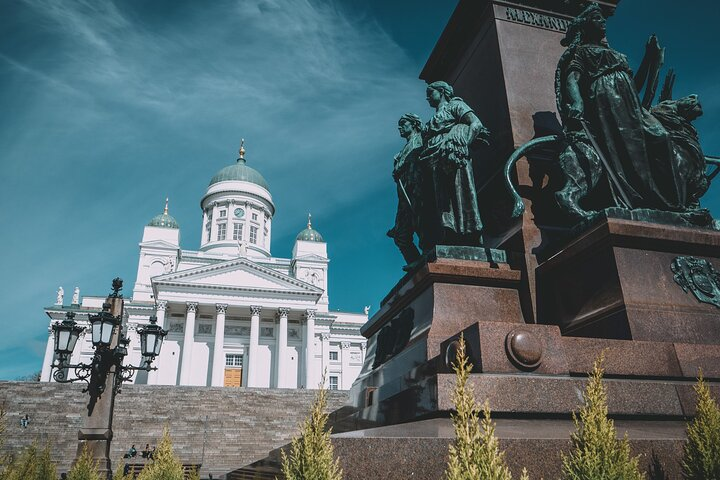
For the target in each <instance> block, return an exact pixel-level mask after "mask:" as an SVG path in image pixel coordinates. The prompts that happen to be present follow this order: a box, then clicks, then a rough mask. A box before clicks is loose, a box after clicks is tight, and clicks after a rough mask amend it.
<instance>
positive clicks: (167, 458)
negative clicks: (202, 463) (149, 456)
mask: <svg viewBox="0 0 720 480" xmlns="http://www.w3.org/2000/svg"><path fill="white" fill-rule="evenodd" d="M183 479H184V475H183V466H182V462H181V461H180V460H179V459H178V458H177V457H176V456H175V454H174V453H173V446H172V439H171V438H170V432H169V430H168V427H165V429H164V430H163V436H162V439H161V440H160V443H158V446H157V448H156V449H155V453H154V454H153V461H152V463H150V464H148V465H146V466H145V468H143V470H142V472H140V475H138V480H183Z"/></svg>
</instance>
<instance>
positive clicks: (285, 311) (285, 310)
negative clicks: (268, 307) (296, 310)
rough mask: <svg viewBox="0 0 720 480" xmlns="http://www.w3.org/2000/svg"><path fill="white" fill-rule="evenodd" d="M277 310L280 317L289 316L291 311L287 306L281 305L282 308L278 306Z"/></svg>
mask: <svg viewBox="0 0 720 480" xmlns="http://www.w3.org/2000/svg"><path fill="white" fill-rule="evenodd" d="M277 311H278V316H280V317H287V316H288V314H289V313H290V309H289V308H286V307H280V308H278V310H277Z"/></svg>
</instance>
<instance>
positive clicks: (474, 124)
mask: <svg viewBox="0 0 720 480" xmlns="http://www.w3.org/2000/svg"><path fill="white" fill-rule="evenodd" d="M460 121H461V122H462V123H464V124H466V125H467V126H468V127H469V128H468V138H467V144H468V145H470V144H471V143H472V142H473V141H474V140H475V139H476V138H478V137H480V138H481V139H483V140H484V141H485V142H487V138H488V136H489V135H490V131H489V130H488V129H487V128H485V126H484V125H483V124H482V122H481V121H480V119H479V118H478V117H477V115H475V112H467V113H466V114H465V115H463V117H462V118H461V119H460Z"/></svg>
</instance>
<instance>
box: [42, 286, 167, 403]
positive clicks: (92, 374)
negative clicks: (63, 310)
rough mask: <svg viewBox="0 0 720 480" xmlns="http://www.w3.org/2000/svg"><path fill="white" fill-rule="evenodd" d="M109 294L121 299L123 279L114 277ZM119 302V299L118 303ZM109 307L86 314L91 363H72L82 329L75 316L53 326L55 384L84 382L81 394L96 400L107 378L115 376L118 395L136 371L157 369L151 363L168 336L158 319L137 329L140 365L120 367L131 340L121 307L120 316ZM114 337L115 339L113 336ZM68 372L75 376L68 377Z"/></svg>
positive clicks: (115, 390)
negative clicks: (89, 335)
mask: <svg viewBox="0 0 720 480" xmlns="http://www.w3.org/2000/svg"><path fill="white" fill-rule="evenodd" d="M112 290H113V291H112V293H111V294H110V296H109V298H116V299H122V294H120V293H119V292H120V290H122V279H120V278H115V279H114V280H113V282H112ZM120 302H122V300H120ZM110 308H111V306H110V304H109V303H105V304H104V305H103V309H102V311H101V312H98V313H97V314H95V315H88V320H89V321H90V323H91V326H92V327H91V328H92V329H93V330H94V333H93V347H94V348H95V353H94V354H93V358H92V361H91V362H90V363H71V360H70V358H71V355H72V351H73V349H74V347H75V342H76V341H77V338H78V336H79V335H80V334H81V333H82V332H83V331H84V330H85V329H84V328H83V327H80V326H78V325H77V323H76V322H75V320H74V317H75V314H74V313H73V312H69V313H68V314H67V315H66V319H65V320H63V321H62V322H57V323H55V324H54V325H53V326H52V330H53V332H54V334H55V337H56V341H55V353H56V354H57V360H55V361H54V362H53V363H52V364H51V365H50V367H51V370H55V372H53V379H54V380H55V381H56V382H58V383H73V382H81V381H82V382H85V383H86V384H87V387H85V388H84V389H83V392H90V395H91V397H95V398H99V397H100V396H101V395H102V394H103V392H104V391H105V388H106V387H105V385H106V383H107V376H108V375H109V374H111V373H115V380H114V382H113V385H112V389H113V393H120V386H121V385H122V383H123V382H128V381H130V380H132V378H133V376H134V375H135V372H136V371H138V370H143V371H147V372H149V371H152V370H157V367H153V366H152V365H151V364H152V361H153V360H154V359H155V357H156V356H157V355H158V354H159V353H160V346H161V345H162V339H163V338H164V337H165V335H167V330H163V329H162V328H160V327H159V326H158V325H156V323H157V318H155V317H154V316H153V317H151V319H150V325H147V326H145V327H144V328H141V329H138V334H139V335H140V344H141V350H142V355H143V360H142V363H141V365H140V366H137V367H136V366H133V365H123V361H124V360H125V357H126V356H127V354H128V344H129V343H130V339H129V338H127V335H126V332H125V331H123V328H122V319H123V308H122V306H121V308H120V315H117V316H115V315H113V314H112V313H110ZM106 328H111V329H112V330H111V332H112V333H111V334H109V335H108V334H107V333H106V332H107V330H106ZM116 335H117V337H116ZM114 338H117V344H116V345H113V339H114ZM70 371H72V372H73V374H74V375H72V376H70V375H69V373H70Z"/></svg>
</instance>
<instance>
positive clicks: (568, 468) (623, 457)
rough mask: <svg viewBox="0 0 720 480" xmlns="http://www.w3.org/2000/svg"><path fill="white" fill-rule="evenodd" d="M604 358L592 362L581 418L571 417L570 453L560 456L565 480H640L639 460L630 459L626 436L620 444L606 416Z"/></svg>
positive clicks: (637, 458) (612, 425) (641, 477)
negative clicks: (571, 448) (572, 430)
mask: <svg viewBox="0 0 720 480" xmlns="http://www.w3.org/2000/svg"><path fill="white" fill-rule="evenodd" d="M603 361H604V354H601V355H600V357H599V358H598V359H597V360H596V361H595V363H594V365H593V369H592V372H590V376H589V378H588V384H587V387H586V389H585V392H584V393H583V401H584V405H583V406H582V407H581V408H580V414H579V415H576V414H575V413H573V422H574V423H575V431H574V432H573V433H572V435H571V436H570V440H571V443H572V447H573V450H572V452H570V455H565V454H562V462H563V477H564V478H565V479H568V480H639V479H644V478H645V474H643V473H641V472H640V469H639V466H638V463H639V457H632V456H630V443H629V442H628V439H627V435H626V436H625V437H624V438H623V439H622V440H619V439H618V438H617V432H616V430H615V424H614V423H613V421H612V420H610V419H609V418H608V416H607V413H608V405H607V390H606V388H605V385H604V384H603V382H602V377H603V367H602V364H603Z"/></svg>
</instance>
